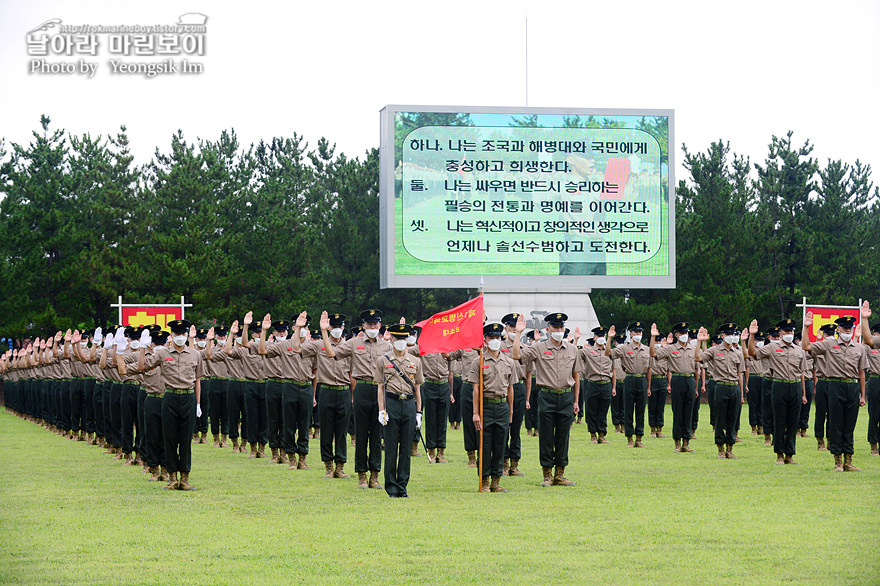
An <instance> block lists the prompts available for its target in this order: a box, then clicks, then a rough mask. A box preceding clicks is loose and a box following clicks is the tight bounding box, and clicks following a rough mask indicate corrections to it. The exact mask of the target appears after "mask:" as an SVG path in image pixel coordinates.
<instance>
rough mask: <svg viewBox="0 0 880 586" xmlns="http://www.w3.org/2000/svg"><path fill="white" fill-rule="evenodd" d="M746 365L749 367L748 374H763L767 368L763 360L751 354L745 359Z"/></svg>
mask: <svg viewBox="0 0 880 586" xmlns="http://www.w3.org/2000/svg"><path fill="white" fill-rule="evenodd" d="M755 350H757V348H755ZM746 366H747V367H748V369H749V376H764V373H765V371H766V370H767V368H766V366H765V364H764V361H763V360H759V359H757V358H752V357H751V356H749V358H748V360H746Z"/></svg>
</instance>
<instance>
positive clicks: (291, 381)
mask: <svg viewBox="0 0 880 586" xmlns="http://www.w3.org/2000/svg"><path fill="white" fill-rule="evenodd" d="M266 380H270V381H272V382H273V383H295V382H296V381H295V380H293V379H292V378H275V377H271V376H270V377H269V378H268V379H266Z"/></svg>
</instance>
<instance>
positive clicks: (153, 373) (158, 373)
mask: <svg viewBox="0 0 880 586" xmlns="http://www.w3.org/2000/svg"><path fill="white" fill-rule="evenodd" d="M152 354H153V349H152V348H147V352H146V358H145V359H144V366H146V361H147V360H148V359H149V358H150V356H151V355H152ZM122 360H123V361H124V362H125V369H126V371H127V372H129V373H139V374H140V376H141V380H143V384H144V389H145V390H146V391H147V394H150V395H160V396H161V395H164V394H165V385H164V383H163V382H162V369H161V368H159V366H158V365H157V366H155V367H153V368H151V369H150V370H147V371H146V372H140V371H138V368H137V361H138V355H137V354H135V353H134V352H132V353H130V354H129V353H126V354H125V355H124V356H123V357H122Z"/></svg>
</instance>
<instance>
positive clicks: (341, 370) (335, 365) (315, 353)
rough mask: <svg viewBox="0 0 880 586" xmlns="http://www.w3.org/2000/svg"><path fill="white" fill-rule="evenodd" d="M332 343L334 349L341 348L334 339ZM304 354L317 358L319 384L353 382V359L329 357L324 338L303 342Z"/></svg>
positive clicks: (342, 384) (333, 384)
mask: <svg viewBox="0 0 880 586" xmlns="http://www.w3.org/2000/svg"><path fill="white" fill-rule="evenodd" d="M330 343H331V344H333V348H334V349H338V348H339V345H338V344H334V343H333V340H330ZM302 356H303V358H305V359H310V358H316V362H315V366H316V368H317V370H318V372H317V374H316V378H317V379H318V384H319V385H329V386H332V387H338V386H346V387H347V386H349V385H350V384H351V375H350V373H351V359H350V358H344V359H341V360H334V359H333V358H328V357H327V352H326V351H325V350H324V341H323V340H312V341H311V342H309V343H308V344H303V347H302ZM383 360H384V359H383ZM376 380H377V381H378V380H379V379H376Z"/></svg>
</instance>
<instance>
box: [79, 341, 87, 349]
mask: <svg viewBox="0 0 880 586" xmlns="http://www.w3.org/2000/svg"><path fill="white" fill-rule="evenodd" d="M79 347H80V348H88V347H89V343H88V342H80V343H79Z"/></svg>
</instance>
